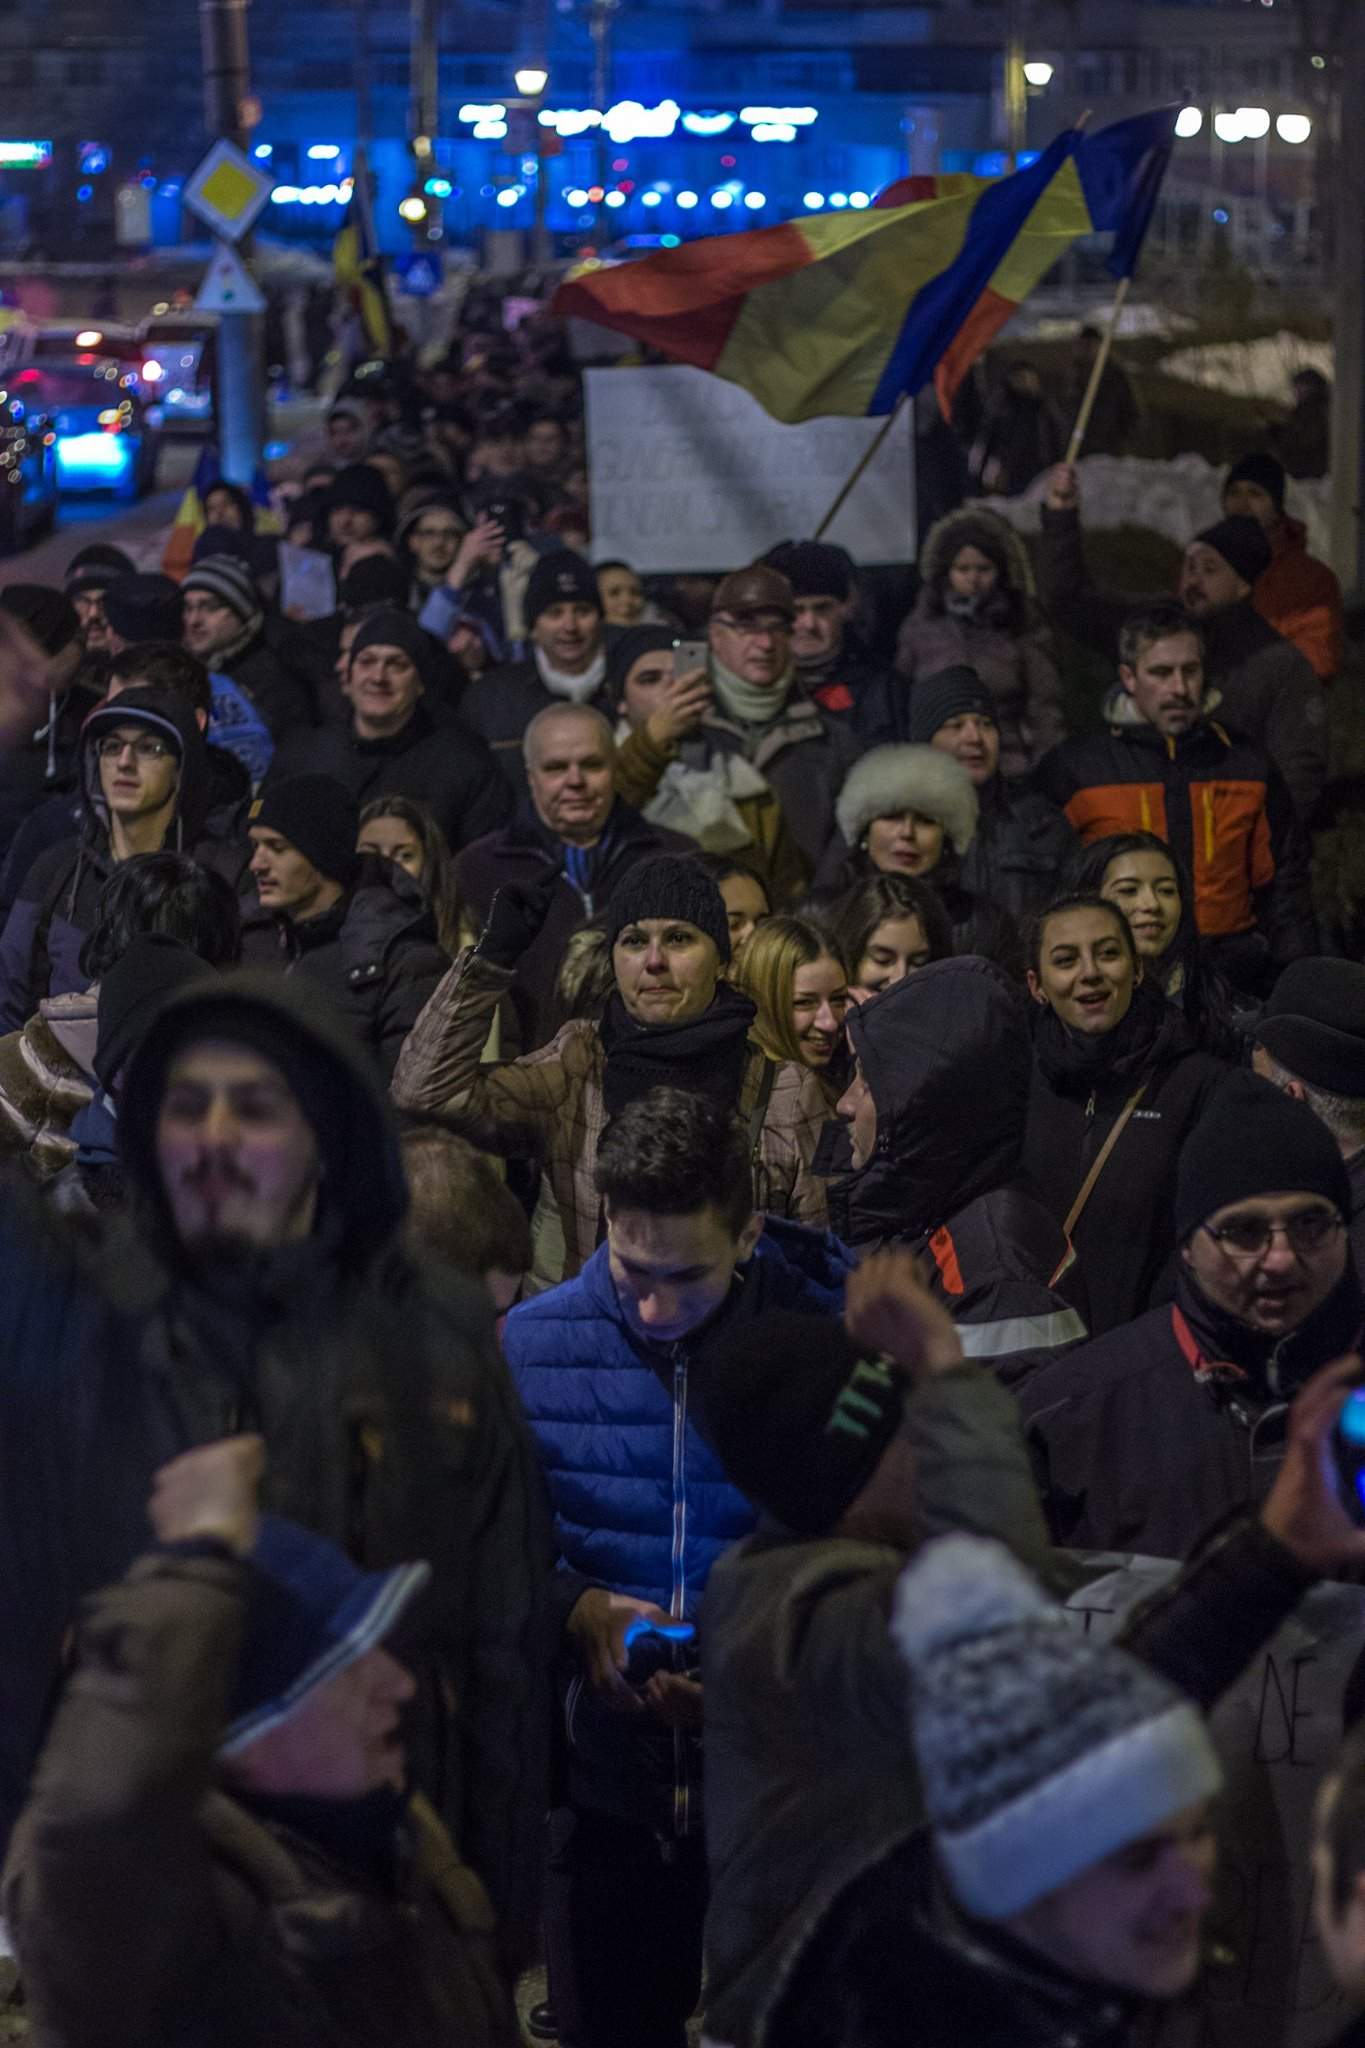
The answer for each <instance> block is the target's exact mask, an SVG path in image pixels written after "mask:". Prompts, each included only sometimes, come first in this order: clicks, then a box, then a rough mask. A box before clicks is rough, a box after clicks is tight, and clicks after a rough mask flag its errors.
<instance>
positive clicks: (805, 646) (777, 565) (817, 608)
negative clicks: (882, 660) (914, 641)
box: [764, 540, 903, 747]
mask: <svg viewBox="0 0 1365 2048" xmlns="http://www.w3.org/2000/svg"><path fill="white" fill-rule="evenodd" d="M764 560H765V561H766V562H767V563H768V564H769V566H770V567H771V568H774V569H776V570H777V571H778V573H779V574H780V575H782V576H785V577H786V579H787V581H788V583H790V585H791V587H792V596H793V597H794V598H795V600H796V611H795V615H794V617H793V620H792V660H793V662H794V664H795V667H796V673H797V675H798V676H799V677H800V678H801V682H802V684H803V685H804V687H805V689H806V691H807V693H808V694H809V696H810V697H811V698H812V699H813V701H814V702H815V703H816V704H818V705H819V707H820V709H821V711H823V712H824V713H825V715H826V716H827V717H830V718H834V719H837V720H838V721H839V722H840V723H843V724H847V725H849V726H850V727H851V728H852V730H853V732H854V734H855V735H856V737H857V740H858V744H859V745H860V746H863V747H875V746H877V745H878V744H879V743H880V742H881V741H882V740H894V739H900V738H902V737H903V733H902V728H901V725H900V724H899V723H898V721H897V716H896V710H897V699H898V698H900V697H901V695H902V694H903V693H902V691H901V689H900V686H899V684H897V683H896V682H895V680H894V678H893V676H892V673H891V671H890V669H887V668H883V667H881V666H880V665H879V664H878V663H877V662H875V661H871V660H870V659H869V658H868V656H867V654H866V653H865V652H864V651H863V649H862V646H861V643H860V640H859V635H858V629H857V626H856V624H855V618H856V614H857V609H858V578H857V572H856V571H855V569H854V566H853V557H852V556H851V555H850V554H849V552H848V549H847V548H839V547H834V546H833V545H832V544H831V543H830V542H829V541H822V540H788V541H783V542H782V544H781V546H780V547H775V548H772V549H770V550H769V552H768V554H767V555H765V556H764Z"/></svg>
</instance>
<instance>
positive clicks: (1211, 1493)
mask: <svg viewBox="0 0 1365 2048" xmlns="http://www.w3.org/2000/svg"><path fill="white" fill-rule="evenodd" d="M1363 1322H1365V1297H1362V1294H1361V1288H1360V1283H1359V1281H1358V1280H1357V1279H1356V1275H1355V1267H1354V1265H1353V1263H1352V1262H1351V1261H1350V1260H1349V1259H1348V1260H1347V1265H1346V1271H1345V1273H1344V1275H1343V1276H1342V1279H1341V1280H1340V1282H1339V1283H1338V1285H1337V1286H1336V1287H1335V1288H1334V1290H1333V1291H1332V1293H1331V1294H1329V1295H1328V1297H1327V1299H1326V1300H1325V1301H1324V1302H1323V1303H1322V1304H1321V1305H1320V1306H1319V1307H1318V1308H1317V1309H1315V1310H1314V1312H1313V1314H1312V1315H1311V1316H1309V1317H1308V1318H1307V1320H1306V1321H1305V1322H1302V1323H1300V1325H1299V1327H1298V1328H1297V1329H1296V1330H1291V1331H1290V1332H1289V1333H1288V1334H1287V1335H1286V1336H1283V1337H1280V1338H1278V1339H1277V1338H1275V1337H1271V1336H1266V1335H1264V1334H1263V1333H1262V1332H1260V1331H1257V1330H1253V1329H1250V1328H1249V1327H1248V1326H1247V1325H1246V1324H1245V1323H1242V1322H1239V1321H1238V1320H1237V1318H1236V1317H1234V1316H1231V1315H1229V1314H1228V1313H1227V1312H1226V1310H1223V1309H1220V1308H1217V1307H1215V1305H1214V1304H1213V1303H1212V1302H1211V1301H1210V1300H1209V1299H1208V1297H1207V1296H1206V1295H1205V1294H1204V1293H1203V1291H1202V1290H1201V1289H1200V1288H1199V1287H1198V1285H1197V1284H1196V1283H1195V1280H1194V1278H1193V1276H1192V1274H1191V1273H1190V1272H1189V1269H1188V1268H1187V1267H1185V1266H1183V1265H1182V1267H1181V1270H1180V1277H1179V1280H1178V1281H1177V1283H1176V1298H1175V1300H1174V1302H1167V1303H1165V1304H1164V1305H1163V1306H1162V1307H1160V1308H1153V1309H1149V1310H1148V1311H1147V1313H1146V1315H1143V1316H1139V1317H1138V1318H1137V1320H1136V1321H1135V1322H1131V1323H1125V1324H1124V1326H1123V1328H1122V1329H1118V1330H1110V1331H1109V1332H1108V1333H1107V1334H1106V1335H1105V1336H1103V1337H1097V1338H1096V1339H1095V1340H1094V1341H1093V1342H1092V1343H1090V1344H1082V1345H1079V1346H1078V1347H1077V1348H1076V1349H1075V1350H1074V1351H1071V1352H1068V1354H1067V1355H1066V1357H1065V1358H1062V1359H1058V1360H1057V1361H1056V1362H1055V1363H1054V1364H1051V1365H1046V1366H1043V1367H1041V1368H1040V1369H1039V1370H1038V1371H1037V1372H1035V1373H1034V1374H1032V1376H1031V1377H1030V1378H1029V1380H1028V1381H1027V1382H1026V1384H1025V1385H1024V1387H1023V1388H1022V1389H1021V1392H1020V1397H1019V1398H1020V1405H1021V1407H1022V1409H1023V1414H1024V1422H1025V1427H1026V1429H1027V1431H1028V1437H1029V1446H1030V1449H1031V1450H1032V1452H1033V1454H1034V1460H1035V1464H1036V1466H1037V1468H1038V1476H1039V1481H1040V1484H1041V1488H1042V1493H1043V1503H1044V1507H1045V1510H1046V1512H1047V1517H1048V1522H1049V1524H1050V1526H1051V1530H1052V1535H1053V1540H1054V1541H1055V1542H1057V1543H1059V1544H1063V1545H1066V1546H1067V1547H1069V1548H1071V1549H1075V1550H1127V1551H1137V1552H1139V1553H1141V1554H1142V1555H1143V1556H1146V1557H1184V1556H1185V1554H1186V1553H1187V1551H1188V1550H1189V1548H1190V1546H1191V1545H1192V1544H1193V1543H1194V1542H1195V1541H1196V1540H1197V1539H1198V1537H1199V1536H1200V1535H1201V1534H1202V1532H1203V1531H1204V1530H1206V1529H1207V1528H1209V1527H1210V1526H1211V1525H1212V1524H1213V1523H1214V1522H1216V1521H1217V1520H1218V1519H1219V1517H1220V1516H1224V1515H1226V1514H1227V1513H1228V1511H1229V1509H1232V1508H1237V1507H1241V1506H1243V1505H1244V1504H1246V1503H1255V1504H1259V1503H1260V1502H1261V1501H1263V1500H1264V1499H1265V1496H1266V1494H1267V1493H1268V1492H1269V1490H1270V1487H1271V1484H1272V1483H1273V1481H1274V1478H1275V1475H1276V1473H1277V1472H1278V1471H1279V1468H1280V1464H1281V1461H1282V1459H1283V1457H1284V1447H1285V1433H1286V1421H1287V1411H1288V1404H1289V1403H1290V1402H1291V1401H1292V1400H1293V1398H1294V1396H1295V1394H1296V1393H1297V1392H1298V1390H1299V1388H1300V1387H1301V1386H1303V1384H1304V1382H1305V1381H1306V1380H1308V1379H1311V1377H1312V1375H1313V1374H1314V1373H1315V1372H1316V1371H1317V1370H1318V1368H1319V1367H1320V1366H1324V1365H1328V1364H1330V1363H1331V1361H1332V1360H1333V1359H1334V1358H1340V1357H1341V1356H1342V1355H1343V1354H1344V1353H1346V1352H1349V1351H1355V1350H1358V1349H1359V1347H1360V1341H1361V1326H1362V1323H1363Z"/></svg>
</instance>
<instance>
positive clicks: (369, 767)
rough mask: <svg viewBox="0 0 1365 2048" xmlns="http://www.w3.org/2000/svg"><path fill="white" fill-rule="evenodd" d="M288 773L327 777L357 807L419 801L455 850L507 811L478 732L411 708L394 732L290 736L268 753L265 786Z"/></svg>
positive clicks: (331, 728) (344, 729)
mask: <svg viewBox="0 0 1365 2048" xmlns="http://www.w3.org/2000/svg"><path fill="white" fill-rule="evenodd" d="M293 775H333V776H335V777H336V779H337V781H338V782H344V783H345V785H346V787H347V789H349V790H350V791H351V792H352V794H353V795H354V797H355V800H356V802H357V803H358V804H367V803H369V802H371V800H372V799H373V798H375V797H378V796H406V797H411V798H413V800H414V801H415V802H417V803H423V804H425V805H426V807H427V809H428V810H429V811H430V812H431V814H432V816H433V817H434V818H435V820H436V822H437V824H438V825H439V826H440V828H441V830H442V831H443V832H444V833H445V836H446V840H447V842H448V844H449V846H450V848H451V851H452V852H454V853H458V852H459V850H460V848H461V847H462V846H467V845H468V844H469V842H470V840H471V839H477V838H479V837H480V835H481V834H482V833H484V832H491V831H492V830H493V829H494V827H495V826H497V825H500V824H501V823H502V821H503V819H504V818H505V817H507V815H508V813H509V812H510V811H511V809H512V799H511V797H510V796H509V795H508V793H507V786H506V784H505V782H504V781H503V779H502V777H501V776H500V775H499V774H498V773H497V772H496V770H495V769H494V766H493V762H492V758H491V757H490V755H489V752H488V749H487V747H486V746H485V745H484V743H483V741H482V740H481V739H480V738H479V736H478V734H477V733H475V732H473V731H471V729H470V727H469V726H468V725H466V724H465V723H463V722H462V721H461V720H459V719H455V718H450V717H443V718H441V719H437V718H435V717H433V715H432V713H431V712H430V711H428V709H427V707H426V705H425V704H422V703H419V704H418V705H417V707H416V709H415V710H414V712H413V714H412V717H411V718H410V719H409V720H408V722H407V724H406V725H405V726H404V727H403V729H402V731H401V732H395V733H390V734H388V735H387V736H386V737H385V738H383V739H375V740H363V739H359V738H357V736H356V734H355V732H354V731H353V730H352V729H351V727H349V726H339V725H326V726H322V727H320V728H319V729H318V730H317V731H316V732H297V733H295V734H294V735H293V737H292V738H291V739H289V740H287V741H286V742H285V743H284V745H282V746H281V747H280V748H279V749H278V750H277V752H276V755H275V758H274V760H273V761H272V762H271V764H270V773H269V775H268V776H267V778H266V780H267V782H268V783H275V782H284V781H286V780H287V779H288V778H289V777H290V776H293Z"/></svg>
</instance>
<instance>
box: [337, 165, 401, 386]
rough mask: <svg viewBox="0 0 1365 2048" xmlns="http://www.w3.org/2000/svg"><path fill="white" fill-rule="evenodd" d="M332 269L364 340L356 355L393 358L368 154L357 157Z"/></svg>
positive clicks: (354, 352) (354, 349) (391, 324)
mask: <svg viewBox="0 0 1365 2048" xmlns="http://www.w3.org/2000/svg"><path fill="white" fill-rule="evenodd" d="M332 269H333V272H334V273H335V276H336V281H337V284H338V286H339V287H340V289H341V290H342V291H343V292H345V294H346V296H347V298H348V300H349V301H350V305H351V309H352V311H353V312H354V314H355V318H356V323H357V325H358V327H359V329H360V334H361V336H362V337H363V346H360V347H356V348H353V349H352V351H351V353H352V355H353V356H355V357H361V356H370V355H374V356H386V357H387V356H389V355H392V353H393V323H392V322H391V320H390V319H389V302H388V299H387V297H386V296H385V292H384V259H383V257H382V256H381V254H380V251H379V241H378V238H377V236H376V235H375V231H374V211H373V208H372V206H371V203H370V175H369V166H368V164H367V163H366V160H365V152H364V151H363V150H360V149H358V150H357V151H356V153H355V165H354V168H353V172H352V184H351V203H350V205H349V206H348V207H347V209H346V218H345V220H344V221H343V222H342V224H341V232H340V233H339V234H338V236H337V238H336V240H335V241H334V242H333V244H332Z"/></svg>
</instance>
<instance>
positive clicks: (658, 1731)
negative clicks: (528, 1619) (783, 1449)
mask: <svg viewBox="0 0 1365 2048" xmlns="http://www.w3.org/2000/svg"><path fill="white" fill-rule="evenodd" d="M750 1152H751V1143H750V1138H749V1134H748V1132H747V1131H746V1129H745V1127H744V1125H743V1123H742V1122H741V1121H740V1120H739V1119H738V1118H736V1117H735V1116H734V1115H733V1114H732V1113H731V1112H729V1111H728V1110H726V1109H725V1108H723V1107H722V1106H721V1105H720V1104H718V1103H714V1102H707V1101H705V1100H704V1099H702V1098H701V1097H700V1096H697V1095H695V1094H690V1093H686V1092H684V1091H682V1090H680V1089H675V1088H668V1087H660V1088H652V1089H650V1090H649V1091H648V1093H646V1094H644V1095H641V1096H639V1097H637V1098H636V1100H634V1101H633V1102H631V1103H629V1104H628V1105H627V1106H626V1107H625V1108H624V1109H623V1110H622V1111H621V1112H620V1113H619V1114H618V1115H617V1116H615V1117H613V1119H612V1122H611V1124H610V1126H609V1127H608V1129H607V1130H606V1131H605V1132H604V1134H603V1137H602V1143H601V1147H600V1149H599V1151H598V1154H597V1167H596V1179H597V1187H598V1190H599V1192H600V1194H601V1197H602V1202H603V1213H604V1218H605V1242H604V1243H602V1244H601V1245H600V1246H599V1247H598V1249H597V1250H596V1251H595V1252H594V1253H593V1255H592V1257H591V1258H590V1259H589V1260H588V1262H587V1264H586V1265H585V1266H584V1268H583V1270H582V1272H581V1273H579V1274H578V1275H577V1276H576V1277H575V1278H574V1279H572V1280H566V1281H565V1282H564V1283H563V1285H562V1286H559V1287H553V1288H551V1289H550V1290H549V1291H548V1292H547V1293H544V1294H541V1295H538V1296H537V1297H536V1299H535V1300H534V1301H531V1302H523V1303H522V1304H521V1305H520V1306H519V1307H517V1308H514V1309H513V1310H512V1312H511V1314H510V1315H509V1317H508V1319H507V1323H506V1326H505V1329H504V1333H503V1349H504V1353H505V1356H506V1358H507V1363H508V1366H509V1368H510V1370H511V1373H512V1377H513V1380H514V1381H515V1384H516V1387H517V1391H518V1393H519V1394H520V1396H521V1401H522V1406H523V1408H524V1409H525V1412H526V1417H527V1421H528V1422H529V1424H530V1427H531V1432H532V1434H533V1436H534V1437H535V1439H536V1445H537V1448H538V1450H539V1452H540V1456H541V1461H542V1464H543V1466H544V1469H545V1475H546V1480H547V1483H548V1486H549V1490H550V1497H551V1501H552V1504H553V1508H554V1516H555V1547H556V1551H557V1553H558V1555H557V1569H556V1571H555V1574H554V1579H553V1584H552V1592H551V1596H550V1597H551V1605H552V1608H553V1611H554V1617H555V1620H556V1622H557V1624H558V1626H557V1628H556V1629H555V1631H554V1640H555V1643H556V1647H557V1651H558V1664H557V1674H556V1687H557V1691H558V1693H559V1695H560V1698H561V1701H562V1702H563V1707H564V1711H565V1716H566V1722H565V1725H566V1728H567V1731H568V1757H567V1796H566V1798H565V1800H564V1802H563V1806H564V1808H565V1809H566V1810H563V1811H561V1812H560V1813H558V1814H556V1816H555V1819H554V1823H553V1829H552V1839H553V1840H554V1841H555V1844H556V1847H555V1850H554V1852H553V1855H552V1861H551V1867H550V1883H549V1885H548V1886H547V1898H546V1916H545V1918H546V1947H547V1952H548V1958H549V1963H550V1993H551V1998H552V2001H553V2006H554V2011H555V2014H556V2018H557V2020H558V2024H559V2028H560V2033H561V2038H562V2039H565V2040H573V2041H575V2042H582V2043H583V2044H584V2048H587V2044H589V2043H591V2044H593V2048H632V2044H637V2043H639V2044H643V2043H645V2042H649V2043H656V2044H659V2048H665V2044H670V2043H673V2044H677V2048H681V2044H682V2043H683V2041H684V2029H685V2027H686V2023H687V2021H688V2018H689V2017H690V2015H691V2013H692V2011H693V2009H694V2007H695V2005H696V2003H697V1998H698V1995H699V1992H700V1988H701V1934H702V1920H703V1916H704V1913H705V1909H706V1845H705V1841H704V1838H703V1834H702V1795H703V1783H704V1753H703V1752H704V1737H703V1722H704V1711H705V1709H704V1700H705V1689H704V1685H703V1683H702V1681H701V1678H700V1675H699V1674H700V1666H699V1656H700V1654H701V1652H702V1648H703V1646H702V1644H700V1643H699V1641H698V1621H699V1617H700V1616H701V1615H702V1613H703V1603H704V1597H705V1590H706V1581H707V1577H708V1574H709V1572H710V1569H711V1566H712V1565H713V1563H714V1562H715V1560H716V1558H717V1557H718V1556H719V1555H720V1553H721V1551H722V1550H723V1549H724V1548H725V1547H726V1545H727V1544H729V1543H732V1542H734V1541H735V1540H736V1539H737V1538H738V1537H741V1536H745V1535H747V1534H748V1533H749V1532H750V1530H751V1529H752V1528H753V1525H754V1519H755V1518H754V1513H753V1510H752V1508H751V1507H750V1505H749V1503H748V1502H747V1501H746V1500H745V1499H744V1497H743V1495H742V1494H741V1493H740V1492H739V1491H738V1490H737V1489H736V1488H735V1487H733V1486H731V1485H730V1484H728V1483H727V1481H726V1479H725V1477H724V1475H723V1473H722V1472H721V1470H720V1468H719V1465H718V1463H717V1460H716V1457H715V1454H714V1452H713V1451H712V1450H711V1449H710V1447H709V1446H708V1445H707V1443H706V1441H705V1440H704V1438H703V1437H702V1436H701V1435H699V1434H698V1431H697V1427H696V1423H695V1421H694V1419H693V1415H692V1395H693V1390H694V1389H695V1387H696V1385H697V1384H698V1382H699V1380H700V1379H703V1378H704V1376H705V1374H706V1372H707V1370H708V1365H709V1361H710V1359H711V1357H712V1355H713V1354H714V1351H715V1347H716V1345H717V1344H718V1343H721V1342H723V1341H724V1340H725V1339H726V1337H727V1336H728V1335H729V1333H730V1332H732V1331H733V1330H735V1329H736V1328H737V1327H740V1326H744V1325H747V1324H749V1323H750V1322H752V1321H753V1320H754V1319H755V1318H757V1317H760V1316H762V1315H764V1314H765V1313H766V1312H768V1311H769V1310H770V1309H772V1308H774V1307H776V1306H777V1305H778V1304H781V1305H782V1306H783V1307H784V1308H785V1309H786V1310H787V1311H788V1312H789V1313H790V1314H791V1315H792V1316H793V1317H794V1318H797V1319H799V1320H802V1321H804V1320H805V1319H807V1318H811V1319H821V1320H829V1319H831V1318H833V1317H835V1316H837V1315H838V1314H839V1312H840V1309H841V1307H842V1304H843V1289H844V1282H845V1280H846V1278H847V1275H848V1272H849V1270H850V1267H851V1264H852V1261H851V1260H850V1258H849V1256H848V1254H847V1253H846V1252H845V1250H844V1248H843V1247H842V1245H839V1244H838V1243H837V1242H836V1241H835V1240H834V1239H832V1238H828V1237H825V1236H822V1235H821V1234H819V1233H818V1232H816V1231H812V1230H803V1229H802V1228H800V1226H799V1225H796V1224H790V1223H782V1222H774V1221H773V1220H772V1219H770V1218H765V1217H764V1216H762V1215H760V1214H759V1213H757V1212H756V1210H755V1207H754V1191H753V1170H752V1166H751V1163H750ZM701 1626H702V1629H703V1631H704V1626H705V1624H704V1622H702V1624H701Z"/></svg>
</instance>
